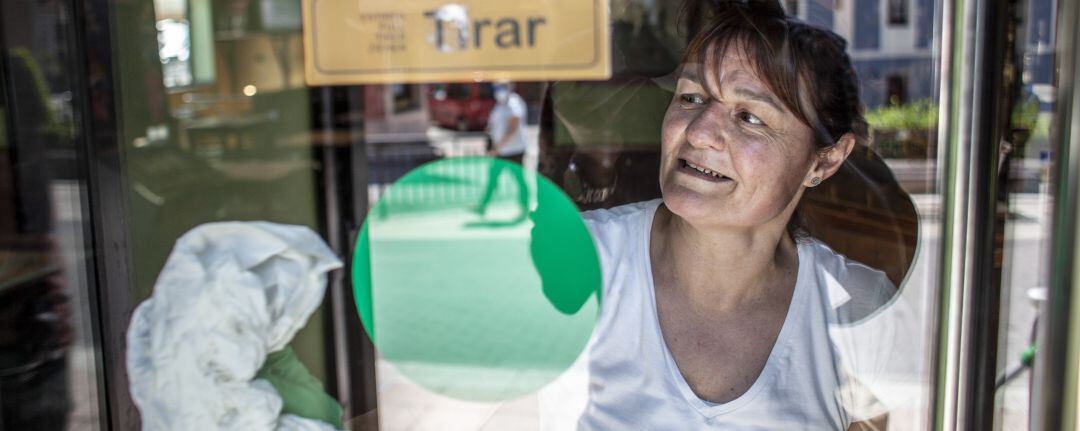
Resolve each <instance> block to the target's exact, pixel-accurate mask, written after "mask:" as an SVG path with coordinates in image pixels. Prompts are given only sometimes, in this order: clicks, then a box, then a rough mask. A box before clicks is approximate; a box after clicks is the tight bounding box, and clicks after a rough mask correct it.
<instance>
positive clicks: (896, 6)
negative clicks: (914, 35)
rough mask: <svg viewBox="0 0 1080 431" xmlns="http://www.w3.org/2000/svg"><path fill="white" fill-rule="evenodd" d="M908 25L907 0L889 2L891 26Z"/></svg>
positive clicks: (890, 0) (891, 0)
mask: <svg viewBox="0 0 1080 431" xmlns="http://www.w3.org/2000/svg"><path fill="white" fill-rule="evenodd" d="M907 23H908V2H907V0H889V25H906V24H907Z"/></svg>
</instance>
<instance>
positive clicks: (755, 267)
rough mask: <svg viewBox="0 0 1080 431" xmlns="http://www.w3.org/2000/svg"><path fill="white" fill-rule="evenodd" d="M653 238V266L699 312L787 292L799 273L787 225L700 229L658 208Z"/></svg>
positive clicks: (793, 243) (731, 306) (795, 252)
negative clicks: (699, 308)
mask: <svg viewBox="0 0 1080 431" xmlns="http://www.w3.org/2000/svg"><path fill="white" fill-rule="evenodd" d="M651 235H652V240H651V244H652V246H651V247H650V249H651V250H650V255H651V257H652V262H653V267H654V268H657V267H659V268H660V270H661V272H662V275H663V276H665V278H666V279H669V280H670V281H671V282H672V283H671V284H673V286H671V287H674V288H675V289H677V293H678V294H680V295H685V297H686V299H688V300H689V301H690V303H693V304H701V305H702V306H703V307H708V308H712V309H717V308H719V309H729V308H734V307H739V306H741V305H744V304H748V303H754V302H757V301H760V300H762V299H765V298H767V297H768V296H770V295H772V294H774V293H777V292H778V291H777V289H783V290H784V291H786V290H787V289H790V288H791V287H792V286H786V284H791V283H785V281H788V280H794V277H793V276H794V274H795V272H796V270H797V269H798V255H797V248H796V246H795V242H794V241H793V240H792V239H791V236H790V235H789V234H788V232H787V227H786V225H780V226H775V225H771V226H770V225H765V226H760V227H758V228H755V229H731V228H723V227H700V226H695V225H693V224H691V223H690V222H688V221H686V220H685V219H682V218H681V217H679V216H678V215H675V214H674V213H672V212H671V211H670V210H668V209H667V207H666V206H663V205H661V206H660V207H659V208H658V209H657V213H656V218H655V219H654V221H653V229H652V234H651ZM663 271H666V272H663Z"/></svg>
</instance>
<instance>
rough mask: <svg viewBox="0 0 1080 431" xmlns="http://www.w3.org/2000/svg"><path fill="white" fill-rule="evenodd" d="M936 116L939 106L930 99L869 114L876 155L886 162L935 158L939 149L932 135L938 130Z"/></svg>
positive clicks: (882, 108)
mask: <svg viewBox="0 0 1080 431" xmlns="http://www.w3.org/2000/svg"><path fill="white" fill-rule="evenodd" d="M937 115H938V108H937V105H935V104H933V103H931V102H930V100H928V99H924V100H920V101H917V102H913V103H908V104H890V105H886V106H882V107H880V108H876V109H873V110H870V111H869V112H867V113H866V121H867V122H868V123H869V124H870V130H871V136H872V137H873V144H872V146H873V149H874V151H875V152H877V153H878V155H880V156H881V158H883V159H927V158H933V157H934V155H935V153H936V152H937V149H936V148H934V147H933V145H932V139H931V138H932V137H931V133H932V131H933V130H934V129H935V128H936V126H937Z"/></svg>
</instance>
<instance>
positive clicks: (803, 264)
mask: <svg viewBox="0 0 1080 431" xmlns="http://www.w3.org/2000/svg"><path fill="white" fill-rule="evenodd" d="M662 203H663V199H657V200H656V201H654V202H653V205H652V206H651V207H649V208H646V216H645V217H642V218H643V219H644V221H643V222H644V223H645V229H643V232H644V236H643V238H641V241H643V245H644V250H645V252H644V253H642V256H643V260H644V262H642V268H644V269H645V282H646V283H647V286H646V290H647V293H646V295H647V300H648V306H649V310H648V311H649V314H648V317H650V321H651V323H652V325H650V326H651V329H652V331H653V332H654V333H655V335H656V339H657V340H658V341H659V344H660V346H659V348H660V349H661V350H662V351H663V352H664V365H665V367H666V368H667V371H668V373H669V375H670V377H671V379H672V380H673V382H674V384H675V386H676V387H677V388H678V390H679V393H680V394H682V397H683V399H684V400H685V401H686V402H687V404H689V405H690V406H691V407H693V408H694V409H695V410H697V411H698V412H699V413H701V415H703V416H705V417H709V418H714V417H717V416H720V415H722V414H725V413H728V412H732V411H735V410H737V409H739V408H740V407H742V406H744V405H746V404H747V403H749V402H750V401H753V399H754V397H755V396H757V394H758V393H760V392H761V390H762V388H764V387H766V386H768V384H769V383H770V382H771V381H772V380H773V377H774V375H775V374H776V372H777V362H779V361H780V357H781V356H782V355H783V354H784V353H785V352H786V351H787V349H788V348H789V344H791V333H792V332H794V331H795V329H793V328H792V326H793V325H795V324H797V322H800V321H801V320H802V319H801V317H802V314H803V310H804V309H805V308H806V306H807V304H806V299H805V298H803V297H804V296H806V293H805V291H806V289H807V288H806V287H805V286H803V285H804V284H806V283H807V281H808V280H809V277H810V275H809V274H808V271H809V270H810V269H809V268H810V265H811V260H812V256H811V254H812V253H811V250H810V248H809V247H810V245H809V244H803V243H802V242H800V241H798V240H796V241H795V245H796V247H797V249H798V258H799V267H798V274H797V276H796V280H795V289H794V292H792V294H791V303H790V304H789V305H788V310H787V315H786V316H784V323H783V326H781V327H780V334H779V335H777V337H776V341H775V342H774V344H773V346H772V350H771V351H770V352H769V357H768V359H766V360H765V366H764V367H763V368H762V370H761V373H760V374H758V376H757V379H756V380H754V383H753V384H751V385H750V388H749V389H747V390H746V392H743V393H742V394H740V395H739V396H738V397H737V398H735V399H734V400H731V401H728V402H726V403H721V404H717V403H713V402H709V401H706V400H703V399H701V398H699V397H698V396H697V394H695V393H694V391H693V389H690V384H689V383H687V382H686V378H685V377H683V375H682V372H681V371H679V367H678V365H677V364H676V363H675V357H674V356H672V354H671V350H669V349H668V346H667V341H665V340H664V334H663V331H662V330H661V328H660V313H659V312H657V309H656V286H655V285H654V283H653V271H652V258H651V249H650V247H651V246H652V225H653V219H655V218H656V212H657V210H658V209H659V208H660V205H661V204H662Z"/></svg>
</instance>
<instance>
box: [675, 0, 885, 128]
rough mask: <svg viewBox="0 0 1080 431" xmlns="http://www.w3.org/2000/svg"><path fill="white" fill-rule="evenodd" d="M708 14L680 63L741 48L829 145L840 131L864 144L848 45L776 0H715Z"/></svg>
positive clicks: (786, 102) (783, 99)
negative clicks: (789, 13)
mask: <svg viewBox="0 0 1080 431" xmlns="http://www.w3.org/2000/svg"><path fill="white" fill-rule="evenodd" d="M710 3H711V4H712V7H711V8H707V9H708V10H709V11H711V15H712V16H711V17H709V18H707V20H706V21H705V22H704V24H703V26H702V27H701V28H700V30H699V31H697V33H696V34H695V36H694V38H693V39H692V40H691V41H690V44H689V46H688V47H687V49H686V52H685V54H684V55H683V61H682V62H683V64H686V63H688V62H694V61H706V60H709V59H716V61H717V62H719V61H720V59H721V58H722V53H723V52H725V51H726V50H727V49H728V48H729V47H734V48H735V49H739V50H740V54H742V55H743V58H745V59H746V60H747V61H748V62H749V64H750V65H751V67H753V68H754V69H755V71H756V72H757V73H758V76H759V77H760V78H761V79H762V80H763V81H764V82H765V83H766V84H767V85H769V87H770V89H771V90H772V91H773V93H775V94H776V96H777V97H779V98H780V100H781V102H782V103H783V104H784V106H786V107H787V108H788V110H790V111H791V112H792V113H793V114H795V116H796V117H797V118H798V119H799V120H800V121H802V122H803V123H804V124H806V125H807V126H809V127H810V129H811V130H813V132H814V136H815V143H814V144H815V146H816V147H817V148H819V149H825V148H829V147H832V145H833V144H835V143H836V141H838V140H839V139H840V137H841V136H843V135H844V134H845V133H852V134H853V135H854V136H855V139H856V141H858V142H859V143H862V144H864V145H865V144H866V143H867V141H868V140H869V131H868V127H867V125H866V119H865V118H864V117H863V105H862V101H861V100H860V97H859V81H858V78H857V77H856V75H855V69H854V68H853V67H852V65H851V59H850V58H849V57H848V55H847V53H846V52H845V51H844V50H845V48H846V46H847V43H846V42H845V41H844V39H843V38H841V37H840V36H838V35H837V34H836V33H833V32H831V31H829V30H826V29H823V28H819V27H815V26H812V25H810V24H806V23H804V22H802V21H799V20H797V19H795V18H791V17H787V16H785V15H784V11H783V9H782V8H781V7H780V4H779V3H778V2H776V1H775V0H743V1H739V0H714V1H711V2H710Z"/></svg>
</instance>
